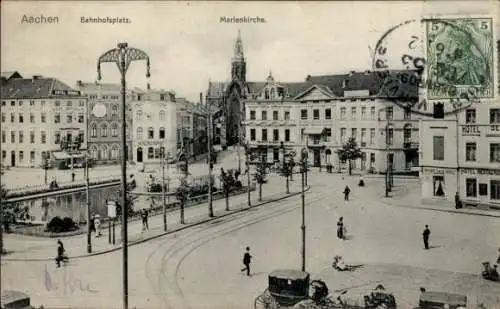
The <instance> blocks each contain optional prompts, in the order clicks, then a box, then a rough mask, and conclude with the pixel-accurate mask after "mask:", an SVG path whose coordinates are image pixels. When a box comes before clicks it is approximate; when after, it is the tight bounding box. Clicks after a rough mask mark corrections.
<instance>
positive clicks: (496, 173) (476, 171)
mask: <svg viewBox="0 0 500 309" xmlns="http://www.w3.org/2000/svg"><path fill="white" fill-rule="evenodd" d="M461 171H462V174H467V175H476V174H479V175H494V176H500V169H498V170H490V169H486V168H463V169H461Z"/></svg>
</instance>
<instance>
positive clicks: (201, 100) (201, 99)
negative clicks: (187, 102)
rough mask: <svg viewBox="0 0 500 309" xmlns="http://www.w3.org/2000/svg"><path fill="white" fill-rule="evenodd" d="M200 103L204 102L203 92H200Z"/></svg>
mask: <svg viewBox="0 0 500 309" xmlns="http://www.w3.org/2000/svg"><path fill="white" fill-rule="evenodd" d="M200 104H203V92H200Z"/></svg>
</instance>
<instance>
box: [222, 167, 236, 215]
mask: <svg viewBox="0 0 500 309" xmlns="http://www.w3.org/2000/svg"><path fill="white" fill-rule="evenodd" d="M220 171H221V172H220V180H221V182H222V190H223V191H224V196H225V197H226V211H229V193H230V192H231V188H232V187H233V185H234V178H233V174H232V173H231V171H230V170H229V171H227V172H225V171H224V169H223V168H221V169H220Z"/></svg>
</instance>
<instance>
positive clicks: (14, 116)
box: [10, 113, 16, 123]
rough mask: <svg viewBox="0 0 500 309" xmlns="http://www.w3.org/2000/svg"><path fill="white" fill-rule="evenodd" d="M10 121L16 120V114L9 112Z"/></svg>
mask: <svg viewBox="0 0 500 309" xmlns="http://www.w3.org/2000/svg"><path fill="white" fill-rule="evenodd" d="M10 122H12V123H14V122H16V114H14V113H10Z"/></svg>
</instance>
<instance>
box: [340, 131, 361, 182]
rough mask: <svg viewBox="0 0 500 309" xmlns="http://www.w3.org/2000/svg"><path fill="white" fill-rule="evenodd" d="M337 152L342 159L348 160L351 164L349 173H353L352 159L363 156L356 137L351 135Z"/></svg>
mask: <svg viewBox="0 0 500 309" xmlns="http://www.w3.org/2000/svg"><path fill="white" fill-rule="evenodd" d="M337 154H338V156H339V159H340V160H341V161H347V163H348V164H349V175H352V160H356V159H360V158H362V157H363V152H361V149H360V148H359V146H358V143H356V139H355V138H354V137H350V138H349V139H348V140H347V142H346V143H344V144H343V145H342V148H341V149H339V150H337Z"/></svg>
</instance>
